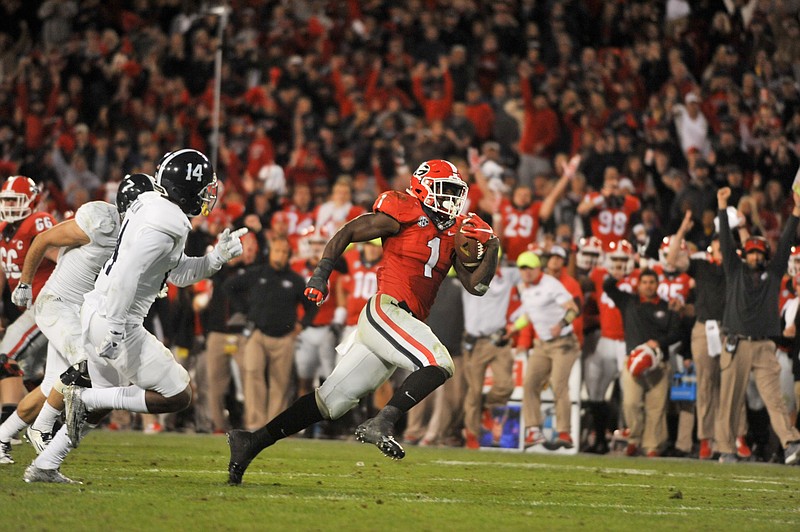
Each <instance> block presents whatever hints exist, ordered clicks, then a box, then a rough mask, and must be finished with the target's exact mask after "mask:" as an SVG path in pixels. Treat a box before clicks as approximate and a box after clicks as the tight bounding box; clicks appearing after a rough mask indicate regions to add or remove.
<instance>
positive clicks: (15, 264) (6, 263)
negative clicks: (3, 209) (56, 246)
mask: <svg viewBox="0 0 800 532" xmlns="http://www.w3.org/2000/svg"><path fill="white" fill-rule="evenodd" d="M55 224H56V221H55V219H54V218H53V217H52V216H51V215H50V214H49V213H46V212H35V213H33V214H31V215H30V216H28V217H27V218H25V219H24V220H22V221H21V222H19V226H18V227H17V229H16V231H14V228H13V225H14V224H11V225H9V224H8V223H7V222H0V235H2V238H0V260H2V264H3V273H5V274H6V281H7V282H8V288H9V289H10V290H11V291H12V292H13V291H14V289H15V288H16V287H17V285H18V284H19V279H20V277H21V276H22V265H23V264H24V263H25V257H26V256H27V255H28V250H29V249H30V247H31V242H33V239H34V238H35V237H36V235H38V234H39V233H43V232H45V231H47V230H48V229H50V228H51V227H53V226H54V225H55ZM55 267H56V264H55V263H54V262H53V261H51V260H50V259H47V258H45V259H44V260H43V261H42V264H41V265H40V266H39V269H38V270H36V274H35V275H34V276H33V298H34V299H36V296H37V295H38V294H39V291H40V290H41V289H42V287H43V286H44V283H46V282H47V279H48V278H49V277H50V274H51V273H53V270H54V269H55Z"/></svg>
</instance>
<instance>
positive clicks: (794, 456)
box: [783, 440, 800, 465]
mask: <svg viewBox="0 0 800 532" xmlns="http://www.w3.org/2000/svg"><path fill="white" fill-rule="evenodd" d="M783 455H784V456H785V458H784V463H785V464H786V465H795V464H796V463H798V462H800V440H797V441H793V442H789V445H787V446H786V449H784V451H783Z"/></svg>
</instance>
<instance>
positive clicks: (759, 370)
mask: <svg viewBox="0 0 800 532" xmlns="http://www.w3.org/2000/svg"><path fill="white" fill-rule="evenodd" d="M730 196H731V189H730V188H728V187H724V188H721V189H719V191H718V192H717V206H718V207H719V226H720V231H719V233H720V234H719V242H720V248H721V250H722V266H723V268H724V269H725V282H726V284H727V290H726V292H725V311H724V314H723V318H722V329H723V332H725V333H726V336H725V342H724V345H723V348H722V354H721V355H720V370H721V382H720V398H719V401H720V412H719V414H720V419H721V423H720V425H721V426H720V434H719V435H720V441H719V442H718V443H719V451H720V452H721V453H722V455H721V456H720V458H719V461H720V462H736V461H737V457H736V454H735V453H736V451H735V447H734V438H735V436H736V435H735V432H734V430H733V428H734V427H737V426H738V425H739V416H741V412H742V404H743V403H744V400H745V391H746V389H747V382H748V379H749V376H750V371H751V370H752V372H753V378H754V379H755V382H756V387H757V388H758V392H759V393H760V394H761V398H762V399H763V400H764V404H765V405H766V406H767V411H768V412H769V420H770V423H771V424H772V428H773V430H774V431H775V434H776V435H777V436H778V438H780V440H781V444H782V445H783V447H784V456H785V461H786V464H789V465H791V464H796V463H797V462H798V461H800V432H798V431H797V429H796V428H794V427H793V426H792V423H791V421H790V420H789V414H788V412H787V409H786V404H785V403H784V402H783V398H782V396H781V387H780V382H779V378H778V377H779V374H780V365H779V364H778V359H777V357H776V356H775V343H774V342H773V341H772V340H770V339H769V337H775V336H780V335H781V326H780V316H779V314H778V293H779V291H780V287H781V278H782V277H783V273H784V272H785V271H786V266H787V264H788V262H789V253H790V252H791V246H792V243H793V241H794V239H795V235H796V234H797V223H798V217H800V195H798V194H797V192H795V191H794V190H793V191H792V197H793V199H794V209H792V215H791V216H790V217H789V220H788V221H787V223H786V227H784V229H783V233H782V234H781V239H780V242H779V244H778V250H777V252H776V253H775V257H774V258H773V259H772V260H770V257H769V254H770V249H769V243H768V242H767V241H766V239H764V238H763V237H758V236H751V237H750V238H748V239H747V240H746V241H745V243H744V261H742V260H741V259H740V258H739V256H738V255H737V254H736V245H735V244H734V242H733V234H732V233H731V229H730V225H729V223H728V215H727V213H726V212H725V210H726V209H727V207H728V198H730Z"/></svg>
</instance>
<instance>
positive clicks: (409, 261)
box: [228, 160, 499, 484]
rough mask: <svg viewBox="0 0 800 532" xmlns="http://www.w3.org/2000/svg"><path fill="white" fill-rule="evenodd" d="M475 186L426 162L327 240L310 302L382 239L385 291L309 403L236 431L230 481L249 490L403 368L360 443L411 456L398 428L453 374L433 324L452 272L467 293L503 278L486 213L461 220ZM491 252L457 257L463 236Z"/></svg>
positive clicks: (304, 400)
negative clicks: (264, 468)
mask: <svg viewBox="0 0 800 532" xmlns="http://www.w3.org/2000/svg"><path fill="white" fill-rule="evenodd" d="M466 197H467V185H466V183H464V181H463V180H462V179H461V175H460V174H459V172H458V169H457V168H456V167H455V166H454V165H453V164H452V163H450V162H448V161H444V160H432V161H427V162H425V163H422V164H421V165H420V166H419V168H417V170H416V171H415V172H414V174H413V175H412V176H411V186H410V187H409V188H408V189H407V191H406V193H402V192H397V191H390V192H385V193H383V194H381V195H380V196H379V197H378V199H377V200H376V201H375V204H374V205H373V209H372V210H373V212H372V213H369V214H364V215H362V216H359V217H358V218H356V219H354V220H352V221H350V222H348V223H347V224H345V225H344V226H343V227H342V228H341V229H340V230H339V231H338V232H337V233H336V234H335V235H334V236H333V238H332V239H331V240H330V241H329V242H328V244H327V246H326V247H325V252H324V253H323V258H322V260H321V261H320V263H319V265H318V266H317V269H316V271H315V272H314V275H313V276H312V277H311V279H309V281H308V284H307V288H306V297H308V298H309V299H311V300H312V301H315V302H317V303H321V302H322V301H323V299H324V298H325V296H326V295H327V294H328V276H329V275H330V273H331V271H333V266H334V262H335V260H336V259H337V258H338V257H339V256H340V255H341V254H342V252H344V250H345V248H346V247H347V246H348V244H350V243H351V242H366V241H368V240H372V239H374V238H382V239H383V249H384V255H383V266H382V267H381V269H380V271H379V273H378V292H377V293H376V294H375V296H373V297H372V298H370V300H369V302H368V304H367V305H366V306H365V307H364V310H362V312H361V316H360V318H359V320H358V326H357V328H356V330H355V331H353V332H352V333H351V334H350V335H348V336H347V337H346V338H345V339H344V341H343V342H342V343H341V344H340V345H339V346H338V347H337V350H338V351H339V352H340V353H341V354H342V360H341V362H340V363H339V364H338V365H337V366H336V368H335V369H334V370H333V373H331V376H330V377H329V378H328V379H327V380H326V381H325V383H324V384H323V385H322V386H320V387H319V388H317V390H315V391H314V392H312V393H309V394H307V395H305V396H303V397H300V398H299V399H298V400H297V401H296V402H295V403H294V404H293V405H292V406H290V407H289V408H288V409H286V410H285V411H284V412H282V413H281V414H278V416H276V417H275V419H273V420H272V421H270V422H269V423H267V425H265V426H264V427H263V428H261V429H259V430H257V431H255V432H248V431H243V430H234V431H231V432H230V433H229V434H228V442H229V444H230V449H231V458H230V463H229V465H228V473H229V476H228V482H229V483H230V484H240V483H241V482H242V476H243V475H244V472H245V470H246V469H247V466H248V465H249V464H250V462H251V461H252V460H253V458H255V457H256V456H257V455H258V453H259V452H261V451H262V450H263V449H265V448H266V447H269V446H270V445H272V444H274V443H275V442H276V441H278V440H280V439H283V438H285V437H287V436H290V435H292V434H295V433H297V432H299V431H300V430H302V429H303V428H305V427H307V426H309V425H312V424H313V423H316V422H318V421H321V420H323V419H337V418H339V417H341V416H342V415H343V414H344V413H345V412H347V411H348V410H350V409H351V408H353V407H354V406H355V405H356V404H357V403H358V400H359V399H360V398H361V397H363V396H364V395H366V394H368V393H369V392H372V391H374V390H375V389H376V388H377V387H378V386H379V385H380V384H381V383H383V382H384V381H385V380H386V379H388V378H389V376H391V374H392V373H393V372H394V370H395V369H397V368H398V367H402V368H405V369H408V370H410V371H412V373H411V374H410V375H409V376H408V378H407V379H406V380H405V381H404V382H403V384H402V385H401V386H400V387H399V388H398V390H397V391H396V392H395V394H394V395H393V396H392V398H391V400H390V401H389V403H388V404H387V405H386V406H385V407H384V408H383V409H382V410H381V411H380V412H379V413H378V414H377V415H376V416H375V417H374V418H372V419H369V420H367V421H366V422H365V423H363V424H361V425H360V426H359V427H358V428H357V429H356V437H357V439H358V440H359V441H361V442H364V443H372V444H374V445H376V446H377V447H378V448H379V449H380V450H381V452H382V453H383V454H385V455H386V456H389V457H391V458H395V459H400V458H403V456H405V451H404V450H403V448H402V447H401V446H400V445H399V444H398V443H397V441H396V440H395V439H394V437H393V434H392V432H393V429H394V425H395V422H397V420H398V419H399V418H400V416H402V415H403V414H404V413H405V412H407V411H408V410H409V409H410V408H411V407H413V406H414V405H415V404H417V403H418V402H419V401H421V400H422V399H424V398H425V397H426V396H427V395H428V394H430V393H431V392H432V391H433V390H435V389H436V388H437V387H439V386H441V385H442V384H444V382H445V381H446V380H447V379H448V378H449V377H450V376H452V374H453V360H452V359H451V358H450V354H449V353H448V352H447V349H446V348H445V347H444V345H443V344H442V343H441V342H440V341H439V339H438V338H437V337H436V336H435V335H434V334H433V332H432V331H431V329H430V328H429V327H428V326H427V325H425V323H424V320H425V318H426V317H427V316H428V313H429V311H430V308H431V305H432V304H433V300H434V298H435V297H436V292H437V291H438V289H439V285H440V284H441V282H442V280H443V279H444V277H445V276H446V275H447V272H448V270H449V269H450V266H451V265H453V266H454V267H455V269H456V272H457V274H458V278H459V280H460V281H461V283H462V284H463V285H464V288H465V289H466V290H467V291H468V292H470V293H471V294H474V295H483V294H484V293H486V291H487V290H488V285H489V283H490V282H491V280H492V278H493V277H494V272H495V269H496V265H497V250H498V248H499V243H498V240H497V239H496V238H495V237H494V234H493V232H492V229H491V227H489V225H488V224H486V223H485V222H484V221H482V220H481V219H480V218H478V216H476V215H474V214H469V215H467V216H461V210H462V208H463V204H464V200H465V198H466ZM459 230H460V231H461V232H462V233H464V234H466V235H467V236H470V237H472V238H475V239H476V240H478V241H479V242H480V243H481V244H482V245H483V246H484V247H485V254H484V257H483V260H482V261H481V263H480V264H479V265H478V266H477V267H476V268H475V269H474V271H471V272H470V271H469V270H468V269H467V268H466V267H465V266H464V265H463V264H461V262H460V261H458V260H454V257H455V253H454V237H455V235H456V233H457V232H458V231H459Z"/></svg>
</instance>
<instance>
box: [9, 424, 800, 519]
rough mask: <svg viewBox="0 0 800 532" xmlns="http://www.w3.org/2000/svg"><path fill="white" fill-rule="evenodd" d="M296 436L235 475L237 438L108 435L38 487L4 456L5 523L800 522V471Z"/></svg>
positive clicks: (29, 455) (89, 442) (21, 449)
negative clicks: (64, 478)
mask: <svg viewBox="0 0 800 532" xmlns="http://www.w3.org/2000/svg"><path fill="white" fill-rule="evenodd" d="M406 451H407V455H406V458H405V459H404V460H402V461H399V462H395V461H391V460H389V459H387V458H385V457H383V456H382V455H381V454H380V452H379V451H378V450H377V449H375V448H374V447H373V446H368V445H363V444H359V443H355V442H339V441H313V440H304V439H289V440H285V441H282V442H279V443H278V444H277V445H276V446H274V447H271V448H270V449H267V450H266V451H265V452H264V453H262V455H261V456H259V457H258V458H257V459H256V461H255V462H253V464H252V465H251V466H250V468H249V470H248V472H247V474H246V475H245V477H244V484H243V485H242V486H239V487H230V486H227V485H226V478H227V476H226V466H227V461H228V449H227V445H226V444H225V438H224V437H221V436H208V435H182V434H159V435H152V436H147V435H143V434H139V433H125V432H123V433H114V432H105V431H100V432H96V433H93V434H90V435H89V436H87V438H86V439H85V440H84V441H83V442H82V443H81V446H80V448H78V449H77V450H75V451H73V453H72V454H71V456H70V457H69V458H68V460H67V462H66V464H65V465H64V467H63V468H62V471H63V472H64V473H65V474H66V475H68V476H70V477H71V478H73V479H76V480H82V481H83V482H84V485H82V486H66V485H50V484H26V483H25V482H23V480H22V473H23V471H24V469H25V466H26V465H27V464H28V463H30V461H31V460H32V459H33V450H32V449H31V448H30V446H28V445H26V444H23V445H20V446H15V447H14V457H15V459H16V461H17V463H16V464H14V465H3V466H0V488H2V489H0V495H1V496H2V501H3V502H2V508H3V511H2V513H1V514H0V530H56V529H58V530H99V529H103V530H145V529H146V530H189V529H192V530H196V531H201V530H345V529H346V530H406V531H422V530H432V531H433V530H470V531H471V530H539V529H551V530H573V529H584V530H640V531H641V530H647V529H652V530H663V529H671V530H675V529H679V530H726V529H729V530H730V529H731V528H732V527H737V528H738V529H740V530H748V531H750V530H770V531H775V530H800V467H786V466H776V465H765V464H749V463H747V464H733V465H729V464H726V465H722V464H718V463H708V462H698V461H696V460H679V459H646V458H634V459H632V458H623V457H619V456H602V457H596V456H589V455H579V456H575V457H562V456H544V455H532V454H520V453H509V452H489V451H486V452H484V451H479V452H476V451H466V450H461V449H434V448H418V447H407V449H406Z"/></svg>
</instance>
